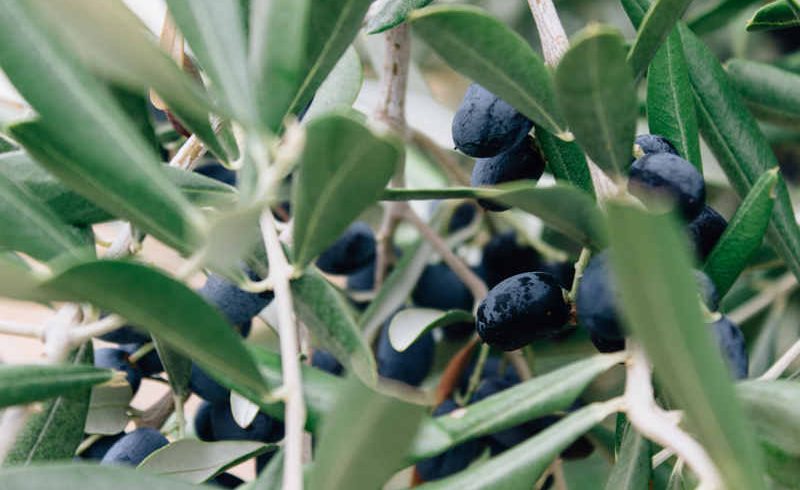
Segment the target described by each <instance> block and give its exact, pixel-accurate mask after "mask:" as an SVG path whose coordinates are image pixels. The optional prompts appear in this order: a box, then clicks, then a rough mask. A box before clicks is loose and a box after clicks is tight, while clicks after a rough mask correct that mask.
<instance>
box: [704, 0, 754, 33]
mask: <svg viewBox="0 0 800 490" xmlns="http://www.w3.org/2000/svg"><path fill="white" fill-rule="evenodd" d="M756 3H761V0H720V1H719V2H717V3H716V4H715V5H712V6H711V7H709V8H707V9H706V10H704V11H702V12H700V13H699V14H697V16H695V17H693V18H692V19H691V20H689V21H688V24H689V29H691V30H692V31H694V33H695V34H697V35H698V36H702V35H703V34H708V33H710V32H713V31H716V30H717V29H719V28H721V27H724V26H726V25H727V24H728V23H729V22H730V21H732V20H733V19H735V18H736V17H738V16H739V14H741V13H742V12H744V11H745V10H747V7H749V6H751V5H754V4H756Z"/></svg>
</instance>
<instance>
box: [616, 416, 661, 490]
mask: <svg viewBox="0 0 800 490" xmlns="http://www.w3.org/2000/svg"><path fill="white" fill-rule="evenodd" d="M651 452H652V450H651V444H650V441H648V440H647V439H645V438H644V437H642V436H641V435H640V434H639V433H638V432H636V430H635V429H633V427H631V426H630V424H627V429H626V430H625V435H624V436H623V439H622V446H621V448H620V453H619V456H618V457H617V462H616V463H615V464H614V467H613V468H612V469H611V475H610V476H609V477H608V481H607V482H606V486H605V488H606V490H642V489H645V488H649V487H648V484H649V482H650V476H651V474H652V472H653V470H652V468H651V466H650V457H651Z"/></svg>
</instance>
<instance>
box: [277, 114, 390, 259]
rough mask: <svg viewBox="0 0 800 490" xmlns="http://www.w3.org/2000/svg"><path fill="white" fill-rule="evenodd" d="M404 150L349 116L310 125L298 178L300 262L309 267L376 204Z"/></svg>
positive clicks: (297, 249) (296, 223) (297, 255)
mask: <svg viewBox="0 0 800 490" xmlns="http://www.w3.org/2000/svg"><path fill="white" fill-rule="evenodd" d="M402 156H403V149H402V146H401V145H400V143H399V142H398V141H397V140H395V139H394V138H393V137H389V136H386V137H382V136H378V135H376V134H374V133H372V132H371V131H370V130H369V129H368V128H367V127H365V126H364V125H363V124H361V123H359V122H358V121H356V120H355V119H353V118H350V117H348V116H345V115H343V114H334V115H330V116H326V117H322V118H319V119H316V120H314V121H312V122H311V123H309V124H308V133H307V139H306V147H305V150H304V151H303V154H302V156H301V157H300V162H299V169H298V175H297V176H295V179H294V189H293V195H292V211H293V212H294V233H293V240H294V245H293V247H294V263H295V264H296V265H297V266H299V267H305V266H306V265H308V263H309V262H311V261H312V260H313V259H314V258H315V257H316V256H317V255H319V254H320V253H321V252H322V251H324V250H325V249H326V248H327V247H328V245H330V244H332V243H333V242H334V241H335V240H336V239H337V238H338V237H339V235H340V234H341V233H342V232H344V230H345V229H346V228H347V226H348V225H349V224H350V223H351V222H352V221H353V220H354V219H356V218H357V217H358V215H359V214H361V212H362V211H364V210H365V209H367V208H368V207H369V206H371V205H372V204H374V203H375V201H377V200H378V198H379V197H380V195H381V192H382V191H383V189H384V188H385V187H386V184H387V183H388V182H389V179H391V177H392V175H393V174H394V170H395V168H396V167H397V165H398V164H399V163H400V159H401V158H402Z"/></svg>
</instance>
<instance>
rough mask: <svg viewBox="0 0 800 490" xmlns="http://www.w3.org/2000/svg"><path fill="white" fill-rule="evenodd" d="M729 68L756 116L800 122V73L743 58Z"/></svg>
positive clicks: (728, 70) (772, 119)
mask: <svg viewBox="0 0 800 490" xmlns="http://www.w3.org/2000/svg"><path fill="white" fill-rule="evenodd" d="M798 25H800V24H798ZM726 68H727V72H728V76H729V77H730V79H731V83H733V85H734V86H735V87H736V89H737V90H738V91H739V94H740V95H741V96H742V98H743V99H744V100H745V102H747V105H748V106H749V107H750V109H751V110H752V111H753V113H754V114H755V115H756V116H758V117H759V118H761V119H765V120H768V121H771V122H775V123H778V124H789V125H792V126H796V125H797V124H800V90H798V88H800V74H797V73H792V72H790V71H787V70H783V69H781V68H777V67H775V66H773V65H769V64H766V63H758V62H755V61H747V60H741V59H733V60H731V61H729V62H728V63H727V64H726Z"/></svg>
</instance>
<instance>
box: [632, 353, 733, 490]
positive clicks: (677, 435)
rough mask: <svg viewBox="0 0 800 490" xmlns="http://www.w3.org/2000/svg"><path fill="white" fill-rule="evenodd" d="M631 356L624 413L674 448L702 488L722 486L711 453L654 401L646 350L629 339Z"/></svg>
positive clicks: (653, 437)
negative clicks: (709, 454)
mask: <svg viewBox="0 0 800 490" xmlns="http://www.w3.org/2000/svg"><path fill="white" fill-rule="evenodd" d="M628 351H629V352H630V354H631V355H630V358H629V359H628V361H627V362H626V365H625V366H626V377H625V395H624V397H625V413H626V414H627V416H628V420H629V421H630V422H631V425H633V426H634V427H635V428H636V430H637V431H639V432H640V433H641V434H642V435H643V436H645V437H647V438H648V439H650V440H652V441H654V442H656V443H657V444H660V445H661V446H663V447H665V448H669V449H672V450H673V451H674V452H675V454H677V455H678V457H679V458H681V459H683V460H684V461H685V462H686V465H687V466H688V467H689V468H691V470H692V471H693V472H694V473H695V474H696V475H697V476H698V478H699V479H700V486H701V487H702V488H709V489H712V488H723V487H722V478H721V477H720V474H719V470H717V467H716V466H715V465H714V463H713V461H712V460H711V458H710V457H709V456H708V453H707V452H706V450H705V449H704V448H703V446H701V445H700V443H698V442H697V441H696V440H695V439H694V438H692V436H690V435H689V434H688V433H686V432H684V431H683V430H682V429H681V428H680V427H679V426H678V423H677V421H676V420H675V419H674V417H672V416H671V415H670V414H669V413H667V412H665V411H664V410H663V409H662V408H661V407H659V406H658V404H657V403H656V401H655V398H654V395H653V383H652V379H651V375H652V373H651V369H650V362H649V361H648V360H647V356H646V355H645V352H644V350H643V349H642V348H641V347H640V346H639V345H638V344H636V343H634V342H632V341H630V340H629V341H628Z"/></svg>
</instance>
